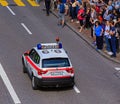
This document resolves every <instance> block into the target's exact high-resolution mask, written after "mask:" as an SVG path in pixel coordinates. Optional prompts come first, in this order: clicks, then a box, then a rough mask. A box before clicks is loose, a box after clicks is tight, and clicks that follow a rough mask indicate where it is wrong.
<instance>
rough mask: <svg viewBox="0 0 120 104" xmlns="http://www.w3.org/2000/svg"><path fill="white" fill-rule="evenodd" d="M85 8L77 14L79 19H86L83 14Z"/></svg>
mask: <svg viewBox="0 0 120 104" xmlns="http://www.w3.org/2000/svg"><path fill="white" fill-rule="evenodd" d="M84 12H85V11H84V9H80V10H79V11H78V14H77V18H78V20H84V17H83V16H82V15H83V14H84Z"/></svg>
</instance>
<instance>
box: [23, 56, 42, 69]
mask: <svg viewBox="0 0 120 104" xmlns="http://www.w3.org/2000/svg"><path fill="white" fill-rule="evenodd" d="M25 58H26V60H27V61H28V62H29V63H30V65H32V66H33V67H34V69H35V70H36V71H40V70H41V69H40V68H39V67H38V66H36V65H35V64H34V63H33V62H32V61H31V59H30V58H29V57H28V56H26V57H25Z"/></svg>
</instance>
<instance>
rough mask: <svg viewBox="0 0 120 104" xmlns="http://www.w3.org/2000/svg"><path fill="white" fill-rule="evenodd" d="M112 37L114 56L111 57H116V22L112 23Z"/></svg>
mask: <svg viewBox="0 0 120 104" xmlns="http://www.w3.org/2000/svg"><path fill="white" fill-rule="evenodd" d="M110 35H111V45H112V52H113V54H112V55H111V57H116V30H115V24H114V21H111V22H110Z"/></svg>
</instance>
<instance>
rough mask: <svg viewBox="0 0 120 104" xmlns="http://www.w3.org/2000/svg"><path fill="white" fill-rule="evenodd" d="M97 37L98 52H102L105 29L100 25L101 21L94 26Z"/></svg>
mask: <svg viewBox="0 0 120 104" xmlns="http://www.w3.org/2000/svg"><path fill="white" fill-rule="evenodd" d="M94 31H95V36H96V45H97V49H98V50H102V48H103V36H102V34H103V28H102V26H101V25H100V23H99V21H96V22H95V26H94Z"/></svg>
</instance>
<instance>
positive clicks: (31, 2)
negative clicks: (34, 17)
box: [27, 0, 40, 6]
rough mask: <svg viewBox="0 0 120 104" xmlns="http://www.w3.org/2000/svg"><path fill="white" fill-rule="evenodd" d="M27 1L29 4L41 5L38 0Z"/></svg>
mask: <svg viewBox="0 0 120 104" xmlns="http://www.w3.org/2000/svg"><path fill="white" fill-rule="evenodd" d="M27 1H28V2H29V4H30V5H32V6H40V5H39V4H38V3H37V2H36V0H27Z"/></svg>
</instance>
